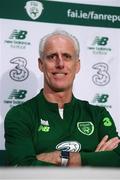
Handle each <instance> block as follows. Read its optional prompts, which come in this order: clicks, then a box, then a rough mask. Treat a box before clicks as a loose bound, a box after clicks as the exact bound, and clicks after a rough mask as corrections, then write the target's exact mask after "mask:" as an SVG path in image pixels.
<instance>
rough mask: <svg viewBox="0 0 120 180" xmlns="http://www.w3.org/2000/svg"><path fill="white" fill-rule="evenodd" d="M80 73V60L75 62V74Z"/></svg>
mask: <svg viewBox="0 0 120 180" xmlns="http://www.w3.org/2000/svg"><path fill="white" fill-rule="evenodd" d="M79 71H80V59H78V60H77V62H76V73H78V72H79Z"/></svg>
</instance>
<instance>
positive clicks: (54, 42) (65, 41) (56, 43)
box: [44, 35, 75, 50]
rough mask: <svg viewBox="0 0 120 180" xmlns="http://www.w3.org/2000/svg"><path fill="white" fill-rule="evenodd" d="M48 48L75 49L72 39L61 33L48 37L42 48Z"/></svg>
mask: <svg viewBox="0 0 120 180" xmlns="http://www.w3.org/2000/svg"><path fill="white" fill-rule="evenodd" d="M49 48H50V49H51V48H64V49H68V48H71V49H74V50H75V45H74V41H73V40H72V39H71V38H69V37H66V36H63V35H53V36H51V37H48V39H47V41H46V43H45V46H44V50H46V49H49Z"/></svg>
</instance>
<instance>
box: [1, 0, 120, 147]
mask: <svg viewBox="0 0 120 180" xmlns="http://www.w3.org/2000/svg"><path fill="white" fill-rule="evenodd" d="M78 2H79V1H78ZM56 29H63V30H66V31H69V32H70V33H72V34H73V35H75V36H76V37H77V38H78V40H79V42H80V59H81V71H80V73H79V74H77V77H76V80H75V83H74V89H73V90H74V94H75V96H76V97H78V98H80V99H83V100H88V101H89V102H90V103H91V104H94V105H99V106H104V107H106V108H107V110H108V111H109V112H110V113H111V115H112V116H113V118H114V121H115V123H116V126H117V130H118V132H119V133H120V111H119V109H120V93H119V92H120V83H119V81H120V80H119V77H120V61H119V60H120V7H115V6H103V5H90V4H83V3H71V2H58V1H47V0H46V1H45V0H44V1H29V0H28V1H27V0H21V1H16V0H10V1H7V2H6V1H4V0H2V1H1V5H0V42H1V43H0V150H4V149H5V146H4V118H5V114H6V112H7V111H8V110H9V109H10V108H11V107H13V106H15V105H18V104H20V103H23V102H24V101H26V100H28V99H30V98H32V97H33V96H35V95H36V94H37V93H38V92H39V91H40V89H41V88H42V87H43V76H42V73H41V72H40V71H39V69H38V62H37V61H38V56H39V54H38V46H39V40H40V39H41V37H42V36H44V35H45V34H47V33H49V32H51V31H54V30H56Z"/></svg>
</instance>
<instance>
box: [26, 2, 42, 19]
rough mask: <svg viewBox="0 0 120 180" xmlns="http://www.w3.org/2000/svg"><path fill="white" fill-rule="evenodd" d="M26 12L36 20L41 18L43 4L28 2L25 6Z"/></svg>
mask: <svg viewBox="0 0 120 180" xmlns="http://www.w3.org/2000/svg"><path fill="white" fill-rule="evenodd" d="M25 9H26V12H27V14H28V16H29V17H30V18H31V19H33V20H36V19H38V18H39V17H40V15H41V14H42V11H43V9H44V8H43V4H42V3H41V2H39V1H27V2H26V5H25Z"/></svg>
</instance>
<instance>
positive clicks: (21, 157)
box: [5, 90, 120, 167]
mask: <svg viewBox="0 0 120 180" xmlns="http://www.w3.org/2000/svg"><path fill="white" fill-rule="evenodd" d="M105 135H108V136H109V138H112V137H115V136H118V134H117V132H116V128H115V124H114V122H113V119H112V117H111V116H110V114H109V112H108V111H106V109H105V108H103V107H98V106H93V105H90V104H89V103H88V102H87V101H81V100H79V99H77V98H75V97H74V96H73V97H72V100H71V102H70V103H67V104H65V105H64V111H63V118H61V116H60V114H59V110H58V105H57V104H56V103H50V102H48V101H47V100H46V99H45V97H44V95H43V90H41V91H40V93H39V94H38V95H37V96H36V97H34V98H32V99H31V100H28V101H26V102H25V103H23V104H21V105H18V106H15V107H13V108H12V109H10V110H9V112H8V113H7V115H6V118H5V146H6V152H7V157H8V162H9V165H16V166H54V164H52V163H47V162H43V161H39V160H37V159H36V155H37V154H40V153H43V152H44V153H45V152H52V151H55V150H61V149H66V150H68V151H71V152H78V151H79V152H80V155H81V159H82V165H83V166H113V167H114V166H116V167H118V166H120V146H118V147H117V148H116V149H115V150H113V151H104V152H95V149H96V147H97V145H98V144H99V142H100V141H101V139H102V138H103V137H104V136H105Z"/></svg>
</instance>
